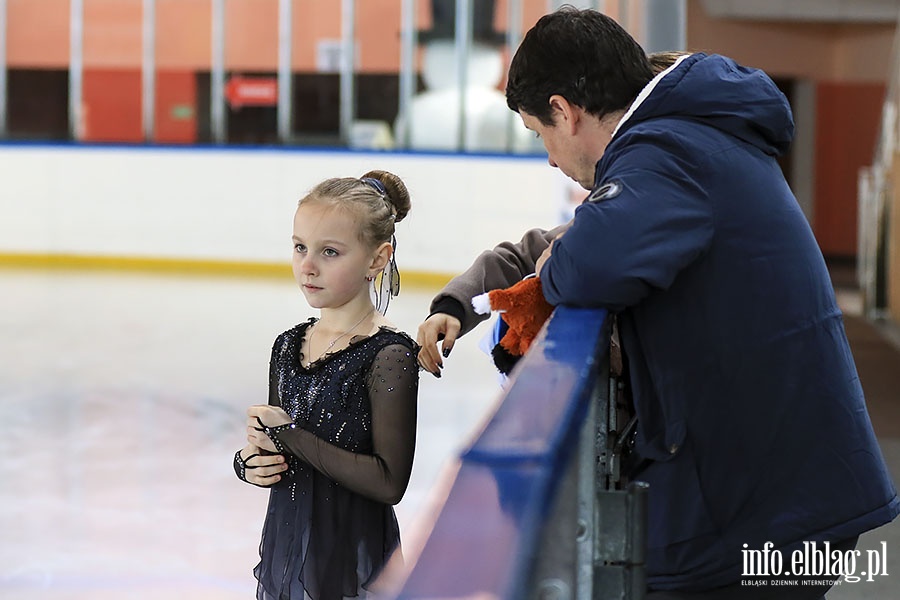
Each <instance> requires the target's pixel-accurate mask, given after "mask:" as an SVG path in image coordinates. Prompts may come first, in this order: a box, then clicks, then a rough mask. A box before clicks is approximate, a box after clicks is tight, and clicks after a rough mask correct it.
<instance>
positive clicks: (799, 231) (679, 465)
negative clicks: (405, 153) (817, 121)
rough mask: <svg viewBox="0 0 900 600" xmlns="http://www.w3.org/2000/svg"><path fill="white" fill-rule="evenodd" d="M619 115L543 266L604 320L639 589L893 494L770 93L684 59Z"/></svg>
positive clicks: (834, 524)
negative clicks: (642, 503) (632, 481)
mask: <svg viewBox="0 0 900 600" xmlns="http://www.w3.org/2000/svg"><path fill="white" fill-rule="evenodd" d="M654 84H655V85H654ZM648 91H649V94H647V92H648ZM632 111H633V112H631V113H630V114H627V115H626V117H625V119H624V120H623V122H622V123H621V124H620V126H619V129H618V131H617V132H616V133H615V134H614V136H613V138H612V141H611V143H610V144H609V146H608V147H607V149H606V151H605V153H604V155H603V157H602V159H601V160H600V161H599V162H598V163H597V168H596V178H595V184H594V185H595V187H594V191H593V192H592V194H591V196H589V197H588V200H587V201H586V202H585V203H584V204H582V205H581V206H580V207H578V209H576V211H575V219H574V223H573V225H572V228H571V229H570V230H569V231H568V232H567V233H566V234H565V235H564V236H563V237H562V238H560V239H559V240H558V241H557V242H556V244H555V245H554V249H553V254H552V256H551V258H550V259H549V260H548V261H547V263H546V264H545V266H544V267H543V269H542V270H541V273H540V276H541V280H542V283H543V289H544V294H545V296H546V297H547V300H548V301H550V302H551V303H552V304H568V305H575V306H590V307H603V308H607V309H609V310H611V311H613V312H617V313H618V315H619V326H620V336H621V343H622V347H623V349H624V352H625V355H626V357H627V364H628V369H629V376H630V382H631V388H632V392H633V397H634V401H635V409H636V412H637V415H638V418H639V423H640V424H639V430H638V437H637V450H638V451H639V452H640V454H642V455H643V456H644V457H646V458H648V459H651V461H652V462H651V463H650V465H649V466H648V467H647V468H646V469H644V470H643V471H642V472H641V473H639V475H638V476H637V479H640V480H643V481H647V482H648V483H649V484H650V502H649V512H650V515H649V524H648V525H649V548H648V555H647V568H648V574H649V583H650V586H651V588H655V589H688V590H690V589H694V590H697V589H706V588H710V587H715V586H720V585H724V584H728V583H731V582H735V581H737V580H738V579H740V577H741V575H742V572H741V571H742V560H741V559H742V555H741V550H742V549H743V548H749V549H757V550H758V549H762V548H763V545H764V544H765V543H766V542H772V543H774V544H775V547H776V548H778V549H780V550H781V551H782V554H783V556H784V558H785V560H787V559H788V558H789V556H790V554H789V553H790V552H791V551H792V550H793V549H796V548H797V547H798V546H799V544H801V543H802V542H803V541H804V540H808V541H817V542H824V541H838V540H843V539H846V538H850V537H853V536H855V535H857V534H859V533H861V532H864V531H866V530H869V529H872V528H874V527H877V526H879V525H882V524H884V523H886V522H889V521H890V520H891V519H893V518H894V517H895V516H896V515H897V514H898V512H900V503H898V498H897V494H896V491H895V489H894V486H893V484H892V483H891V480H890V477H889V475H888V472H887V469H886V467H885V464H884V461H883V458H882V455H881V452H880V450H879V448H878V445H877V443H876V440H875V436H874V434H873V431H872V426H871V423H870V421H869V416H868V414H867V412H866V407H865V402H864V399H863V392H862V389H861V387H860V383H859V379H858V376H857V373H856V367H855V365H854V362H853V357H852V356H851V354H850V348H849V344H848V342H847V338H846V335H845V332H844V325H843V320H842V316H841V312H840V310H839V309H838V307H837V304H836V302H835V297H834V292H833V288H832V285H831V281H830V278H829V275H828V272H827V270H826V267H825V263H824V260H823V258H822V255H821V252H820V250H819V248H818V245H817V244H816V240H815V239H814V237H813V234H812V232H811V230H810V228H809V226H808V224H807V221H806V219H805V218H804V215H803V214H802V212H801V210H800V208H799V206H798V204H797V201H796V200H795V198H794V196H793V194H792V193H791V190H790V189H789V187H788V184H787V183H786V182H785V180H784V177H783V176H782V173H781V170H780V169H779V166H778V164H777V163H776V158H775V157H776V156H777V155H779V154H781V153H783V152H784V151H785V150H786V149H787V148H788V145H789V144H790V141H791V138H792V136H793V129H794V126H793V120H792V116H791V112H790V108H789V106H788V104H787V101H786V99H785V97H784V95H783V94H782V93H781V92H780V91H779V90H778V89H777V88H776V86H775V85H774V83H773V82H772V81H771V80H770V79H769V78H768V77H767V76H766V75H765V74H764V73H763V72H761V71H758V70H754V69H748V68H745V67H742V66H739V65H737V64H735V63H734V62H733V61H731V60H729V59H727V58H724V57H721V56H715V55H711V56H706V55H704V54H694V55H691V56H690V57H688V58H687V59H685V60H683V61H682V62H681V63H679V64H678V65H677V66H676V67H674V68H673V69H672V70H671V71H670V72H669V73H667V74H666V75H665V76H664V77H662V78H657V79H656V80H654V82H651V84H650V85H648V87H647V88H646V89H645V90H644V92H643V93H642V95H641V96H639V98H638V100H637V101H636V103H635V106H633V107H632ZM744 544H747V546H744Z"/></svg>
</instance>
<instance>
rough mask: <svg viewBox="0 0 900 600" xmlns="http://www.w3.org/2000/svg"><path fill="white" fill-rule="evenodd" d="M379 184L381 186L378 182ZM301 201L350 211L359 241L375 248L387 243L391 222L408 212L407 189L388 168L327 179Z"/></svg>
mask: <svg viewBox="0 0 900 600" xmlns="http://www.w3.org/2000/svg"><path fill="white" fill-rule="evenodd" d="M379 184H380V185H379ZM304 203H315V204H319V203H321V204H327V205H331V206H334V207H337V208H343V209H346V210H349V211H351V212H352V213H353V214H354V215H355V216H356V217H357V219H358V222H359V226H360V227H359V235H360V241H362V242H363V243H365V244H368V245H369V246H370V247H372V248H374V247H376V246H378V245H379V244H382V243H384V242H390V241H391V239H392V236H393V235H394V224H395V223H397V222H399V221H401V220H403V218H404V217H405V216H406V215H407V213H409V209H410V205H411V203H410V198H409V192H408V191H407V190H406V185H404V183H403V181H402V180H401V179H400V178H399V177H397V176H396V175H394V174H393V173H389V172H388V171H378V170H375V171H369V172H368V173H366V174H365V175H363V176H362V177H361V178H359V179H356V178H354V177H335V178H332V179H326V180H325V181H323V182H322V183H320V184H319V185H317V186H316V187H314V188H313V189H312V191H310V192H309V193H308V194H307V195H306V196H304V197H303V198H302V199H301V200H300V202H298V206H299V205H302V204H304Z"/></svg>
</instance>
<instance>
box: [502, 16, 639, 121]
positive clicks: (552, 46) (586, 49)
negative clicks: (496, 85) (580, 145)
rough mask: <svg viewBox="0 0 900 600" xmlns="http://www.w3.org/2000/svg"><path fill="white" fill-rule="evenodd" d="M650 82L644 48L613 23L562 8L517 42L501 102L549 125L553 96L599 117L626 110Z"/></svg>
mask: <svg viewBox="0 0 900 600" xmlns="http://www.w3.org/2000/svg"><path fill="white" fill-rule="evenodd" d="M651 79H653V71H652V69H651V67H650V63H649V62H648V61H647V56H646V55H645V54H644V50H643V49H642V48H641V47H640V45H639V44H638V43H637V42H636V41H635V40H634V38H632V37H631V36H630V35H629V34H628V32H626V31H625V30H624V29H622V27H621V26H620V25H619V24H618V23H616V22H615V20H613V19H611V18H609V17H607V16H606V15H604V14H602V13H599V12H597V11H594V10H579V9H576V8H574V7H572V6H563V7H562V8H560V9H559V10H557V11H555V12H553V13H550V14H548V15H544V16H543V17H541V18H540V19H539V20H538V22H537V23H536V24H535V26H534V27H532V28H531V30H529V31H528V33H527V34H526V35H525V38H524V39H523V40H522V44H521V45H520V46H519V49H518V50H517V51H516V54H515V56H514V57H513V59H512V63H511V64H510V66H509V78H508V81H507V84H506V103H507V105H508V106H509V107H510V108H511V109H512V110H514V111H516V112H519V111H520V110H523V111H525V112H527V113H528V114H530V115H534V116H535V117H537V118H538V119H539V120H540V121H541V123H543V124H544V125H552V124H553V121H552V119H551V116H550V115H551V111H550V105H549V100H550V96H552V95H554V94H559V95H560V96H562V97H564V98H565V99H566V100H568V101H569V102H571V103H573V104H576V105H578V106H580V107H582V108H584V109H585V110H586V111H587V112H589V113H591V114H593V115H596V116H598V117H602V116H604V115H606V114H608V113H610V112H613V111H616V110H620V109H624V108H627V107H628V106H629V105H630V104H631V102H632V101H633V100H634V99H635V97H636V96H637V95H638V93H639V92H640V91H641V89H642V88H643V87H644V86H645V85H646V84H647V83H648V82H649V81H650V80H651Z"/></svg>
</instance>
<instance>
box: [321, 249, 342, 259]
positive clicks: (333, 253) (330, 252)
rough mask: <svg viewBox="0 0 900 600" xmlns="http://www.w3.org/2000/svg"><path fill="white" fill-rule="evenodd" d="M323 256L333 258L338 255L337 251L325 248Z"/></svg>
mask: <svg viewBox="0 0 900 600" xmlns="http://www.w3.org/2000/svg"><path fill="white" fill-rule="evenodd" d="M322 254H324V255H325V256H332V257H333V256H337V255H338V253H337V250H335V249H334V248H325V249H324V250H322Z"/></svg>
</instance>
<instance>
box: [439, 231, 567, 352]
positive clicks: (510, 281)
mask: <svg viewBox="0 0 900 600" xmlns="http://www.w3.org/2000/svg"><path fill="white" fill-rule="evenodd" d="M568 226H569V224H566V225H561V226H559V227H556V228H554V229H551V230H549V231H546V230H544V229H531V230H529V231H527V232H526V233H525V235H524V236H522V239H521V240H519V241H518V242H516V243H513V242H503V243H501V244H499V245H497V246H496V247H494V249H493V250H486V251H484V252H482V253H481V255H480V256H479V257H478V258H476V259H475V262H473V263H472V266H470V267H469V268H468V269H466V271H465V272H463V273H462V274H460V275H458V276H457V277H454V278H453V280H452V281H450V283H448V284H447V285H446V286H445V287H444V289H443V290H441V292H440V293H439V294H438V295H437V296H435V298H434V300H433V301H432V303H431V313H432V314H434V313H435V312H446V311H442V310H440V307H441V306H442V305H444V306H446V304H445V303H446V301H447V299H452V300H455V301H456V302H458V303H459V305H460V306H461V307H462V310H463V314H464V318H463V319H461V322H462V330H461V332H460V335H464V334H466V333H468V332H469V331H471V330H472V329H474V328H475V326H476V325H478V324H479V323H480V322H481V321H483V320H485V319H487V318H488V317H489V316H490V315H481V314H478V313H476V312H475V311H474V309H473V308H472V298H474V297H475V296H477V295H479V294H483V293H485V292H489V291H491V290H500V289H504V288H508V287H510V286H512V285H514V284H516V283H518V282H519V281H521V280H522V279H523V278H524V277H525V276H527V275H531V274H532V273H534V263H535V262H537V259H538V258H540V256H541V253H543V252H544V250H546V249H547V246H549V245H550V242H552V241H553V240H554V239H555V238H556V237H557V236H558V235H560V234H561V233H563V232H564V231H565V230H566V229H567V228H568ZM436 309H437V310H436ZM453 316H456V317H457V318H459V314H457V313H456V312H454V314H453Z"/></svg>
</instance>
